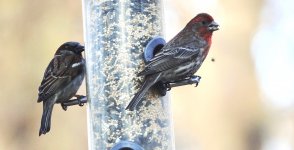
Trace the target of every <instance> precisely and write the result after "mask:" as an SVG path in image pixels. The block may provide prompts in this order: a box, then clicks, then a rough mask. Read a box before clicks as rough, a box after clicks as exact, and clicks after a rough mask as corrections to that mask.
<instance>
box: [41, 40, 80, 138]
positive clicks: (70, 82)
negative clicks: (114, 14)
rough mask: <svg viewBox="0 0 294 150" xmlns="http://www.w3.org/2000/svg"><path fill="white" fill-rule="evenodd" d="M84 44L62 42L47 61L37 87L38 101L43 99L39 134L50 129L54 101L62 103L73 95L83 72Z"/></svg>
mask: <svg viewBox="0 0 294 150" xmlns="http://www.w3.org/2000/svg"><path fill="white" fill-rule="evenodd" d="M83 51H84V46H82V45H80V44H79V43H77V42H66V43H64V44H62V45H61V46H60V47H59V48H58V49H57V51H56V53H55V54H54V58H53V59H52V60H51V62H50V63H49V65H48V67H47V69H46V71H45V73H44V78H43V80H42V82H41V85H40V87H39V94H38V95H39V97H38V102H42V101H43V115H42V120H41V127H40V131H39V136H40V135H41V134H46V133H47V132H49V131H50V124H51V114H52V110H53V106H54V104H55V103H63V102H66V101H68V100H69V99H70V98H72V97H73V96H75V94H76V92H77V91H78V89H79V87H80V85H81V84H82V81H83V79H84V74H85V61H84V59H83V57H82V54H81V53H82V52H83Z"/></svg>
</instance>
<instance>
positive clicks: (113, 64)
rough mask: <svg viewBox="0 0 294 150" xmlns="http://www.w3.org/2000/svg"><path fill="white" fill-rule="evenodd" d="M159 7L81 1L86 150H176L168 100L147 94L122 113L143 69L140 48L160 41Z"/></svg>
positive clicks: (141, 1) (144, 2)
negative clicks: (124, 147) (123, 147)
mask: <svg viewBox="0 0 294 150" xmlns="http://www.w3.org/2000/svg"><path fill="white" fill-rule="evenodd" d="M161 5H162V2H161V0H83V15H84V37H85V45H86V64H87V96H88V99H89V105H88V134H89V149H90V150H110V149H112V148H113V147H115V146H116V145H118V144H121V143H124V142H126V141H127V142H126V143H128V142H132V143H134V144H137V145H138V146H140V147H142V148H143V149H144V150H170V149H174V143H173V130H172V124H171V113H170V101H169V98H168V95H167V96H165V97H160V96H158V94H156V93H155V92H149V93H148V94H147V95H146V96H145V99H144V100H143V102H142V103H141V104H139V106H138V107H137V110H136V111H127V110H125V108H126V106H127V104H128V103H129V102H130V100H131V99H132V97H133V96H134V94H135V93H136V92H137V90H138V88H139V87H140V84H141V83H142V80H143V78H142V77H137V76H136V75H137V73H138V72H139V71H141V70H142V69H143V68H144V60H143V50H144V47H145V46H146V45H147V43H148V41H150V40H151V39H152V38H153V37H155V36H162V26H163V25H162V20H163V18H162V6H161ZM130 145H131V144H130ZM130 149H131V148H130Z"/></svg>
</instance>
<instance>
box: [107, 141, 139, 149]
mask: <svg viewBox="0 0 294 150" xmlns="http://www.w3.org/2000/svg"><path fill="white" fill-rule="evenodd" d="M111 150H144V149H143V148H142V147H141V146H140V145H138V144H136V143H133V142H130V141H121V142H119V143H117V144H116V145H115V146H114V147H113V148H111Z"/></svg>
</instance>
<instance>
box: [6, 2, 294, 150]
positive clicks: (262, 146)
mask: <svg viewBox="0 0 294 150" xmlns="http://www.w3.org/2000/svg"><path fill="white" fill-rule="evenodd" d="M291 6H293V2H292V1H291V0H284V1H283V3H281V2H279V1H275V0H239V1H234V0H206V1H200V0H185V1H184V2H183V1H181V0H165V5H164V8H165V22H166V24H165V33H166V39H167V40H169V39H171V38H172V37H173V36H174V35H175V34H176V33H178V32H179V31H180V30H181V29H182V28H183V27H184V26H185V25H186V23H187V22H188V21H189V20H190V19H191V18H193V17H194V16H195V15H196V14H198V13H200V12H207V13H210V14H211V15H212V16H214V18H215V20H216V21H217V22H218V23H219V24H220V30H219V31H217V32H215V33H214V36H213V44H212V47H211V51H210V53H209V55H208V57H207V59H206V61H205V62H204V64H203V65H202V67H201V69H200V70H199V71H198V73H197V75H200V76H202V80H201V83H200V84H199V86H198V87H197V88H194V87H193V86H185V87H180V88H176V89H173V90H172V92H171V97H172V111H173V121H174V127H175V128H174V131H175V142H176V149H178V150H294V143H293V141H294V118H293V117H294V113H293V103H294V94H293V92H292V91H293V89H294V60H293V59H292V58H293V56H294V51H293V50H294V28H293V27H294V17H293V16H292V15H293V10H292V8H291ZM81 9H82V6H81V1H76V2H73V1H72V0H62V1H60V0H51V1H46V0H38V1H37V0H25V1H19V0H10V1H5V0H0V43H1V54H0V72H1V78H0V83H1V85H2V86H1V87H0V102H1V105H0V150H19V149H22V150H39V149H41V150H52V149H65V150H67V149H70V150H85V149H87V124H86V107H81V108H80V107H79V106H75V107H70V108H69V109H68V110H67V112H64V111H63V110H62V109H61V107H59V106H56V107H55V108H54V112H53V118H52V126H53V128H52V130H51V131H50V133H49V134H46V135H45V136H41V137H39V136H38V131H39V126H40V118H41V113H42V105H41V104H38V103H37V92H38V91H37V89H38V86H39V84H40V81H41V80H42V77H43V72H44V70H45V68H46V66H47V65H48V63H49V61H50V60H51V59H52V57H53V54H54V52H55V50H56V49H57V47H58V46H59V45H60V44H61V43H63V42H65V41H80V42H82V43H83V28H82V10H81ZM211 59H215V61H211ZM79 93H80V94H85V86H84V85H83V86H82V88H81V90H80V91H79Z"/></svg>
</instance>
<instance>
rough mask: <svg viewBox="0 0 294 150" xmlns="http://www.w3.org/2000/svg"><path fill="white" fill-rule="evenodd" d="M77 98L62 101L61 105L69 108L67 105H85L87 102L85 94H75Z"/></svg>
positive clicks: (65, 108) (63, 107)
mask: <svg viewBox="0 0 294 150" xmlns="http://www.w3.org/2000/svg"><path fill="white" fill-rule="evenodd" d="M74 97H76V98H77V99H72V100H69V101H66V102H63V103H61V107H62V109H63V110H65V111H66V110H67V106H73V105H79V106H84V104H85V103H87V97H86V96H83V95H75V96H74Z"/></svg>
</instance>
